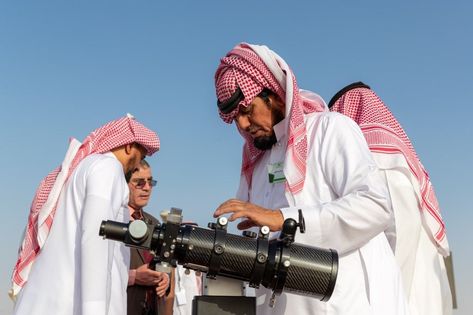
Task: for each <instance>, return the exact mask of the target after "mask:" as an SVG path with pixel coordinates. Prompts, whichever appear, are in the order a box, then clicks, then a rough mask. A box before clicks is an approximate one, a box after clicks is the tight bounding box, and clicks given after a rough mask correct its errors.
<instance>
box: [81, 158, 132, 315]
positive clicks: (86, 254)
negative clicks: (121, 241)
mask: <svg viewBox="0 0 473 315" xmlns="http://www.w3.org/2000/svg"><path fill="white" fill-rule="evenodd" d="M120 172H122V171H121V169H118V167H117V163H110V162H109V161H102V162H100V163H97V164H95V165H94V166H93V167H91V169H90V170H89V176H88V177H87V183H86V190H87V196H86V201H85V205H84V209H83V213H82V214H83V216H82V222H81V233H82V237H81V248H80V249H78V250H80V260H81V261H80V269H81V272H80V277H81V306H82V315H101V314H107V313H108V308H109V302H110V294H111V269H112V260H113V252H114V246H116V244H115V242H112V241H110V240H104V239H103V238H102V237H100V236H99V235H98V232H99V229H100V223H101V222H102V220H106V219H112V220H113V218H114V216H115V215H114V212H116V211H117V208H120V205H121V201H122V198H121V197H120V196H119V194H120V192H121V193H123V192H122V190H123V189H122V188H121V186H120V183H121V180H123V179H121V178H120V176H121V177H123V175H122V174H121V173H120Z"/></svg>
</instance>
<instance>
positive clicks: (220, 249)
mask: <svg viewBox="0 0 473 315" xmlns="http://www.w3.org/2000/svg"><path fill="white" fill-rule="evenodd" d="M209 227H211V228H213V229H214V230H215V240H214V247H213V249H212V253H211V255H210V260H209V270H208V272H207V278H210V279H215V278H216V277H217V275H218V273H219V272H220V260H221V258H222V254H223V253H225V246H226V242H227V229H226V226H224V227H222V226H221V225H220V224H215V223H214V224H212V225H211V226H209Z"/></svg>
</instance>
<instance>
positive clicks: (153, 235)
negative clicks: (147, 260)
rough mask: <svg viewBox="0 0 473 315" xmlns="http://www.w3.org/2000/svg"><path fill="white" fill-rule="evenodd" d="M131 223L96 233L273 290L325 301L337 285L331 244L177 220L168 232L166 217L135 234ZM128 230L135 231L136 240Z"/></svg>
mask: <svg viewBox="0 0 473 315" xmlns="http://www.w3.org/2000/svg"><path fill="white" fill-rule="evenodd" d="M134 222H136V221H134ZM130 224H131V223H130ZM130 224H125V223H120V222H114V221H102V225H101V228H100V232H99V234H100V235H101V236H103V237H104V238H109V239H113V240H117V241H121V242H124V243H125V244H126V245H127V246H132V247H140V248H144V249H148V250H151V251H152V252H154V253H155V254H156V255H161V256H162V257H161V258H162V259H163V260H166V261H167V262H168V263H170V264H171V265H174V266H175V265H176V262H177V263H178V264H180V265H183V266H184V267H186V268H189V269H193V270H200V271H203V272H207V274H208V275H209V274H211V275H212V274H215V275H218V276H224V277H229V278H233V279H240V280H243V281H249V282H250V284H252V286H254V287H259V285H263V286H264V287H266V288H269V289H272V290H273V292H275V293H276V294H279V293H281V291H285V292H288V293H294V294H301V295H308V296H312V297H314V298H317V299H319V300H322V301H327V300H328V299H329V298H330V296H331V294H332V292H333V289H334V287H335V282H336V278H337V271H338V255H337V252H336V251H334V250H331V249H322V248H317V247H311V246H306V245H301V244H297V243H285V242H284V241H283V240H280V239H277V240H271V241H268V239H267V237H266V238H264V237H261V233H260V237H258V238H256V237H245V236H240V235H234V234H229V233H226V230H225V231H224V232H222V230H223V229H221V228H220V229H219V228H218V227H215V226H214V228H211V229H206V228H201V227H197V226H193V225H185V224H184V225H179V229H178V232H177V235H174V236H169V235H167V233H166V230H172V229H170V228H169V227H167V225H169V224H173V223H170V222H167V223H163V224H162V225H156V226H153V225H147V231H146V236H143V235H144V232H143V233H141V234H140V233H135V232H134V231H133V230H132V227H131V226H130V227H129V225H130ZM179 224H180V223H179ZM135 230H136V229H135ZM176 231H177V230H176ZM120 234H121V235H120ZM132 234H139V236H140V241H138V242H137V241H136V239H135V238H134V236H133V235H132ZM168 234H169V233H168ZM169 243H172V244H173V245H174V246H173V245H170V244H169ZM164 247H166V248H168V249H169V250H164V249H163V248H164Z"/></svg>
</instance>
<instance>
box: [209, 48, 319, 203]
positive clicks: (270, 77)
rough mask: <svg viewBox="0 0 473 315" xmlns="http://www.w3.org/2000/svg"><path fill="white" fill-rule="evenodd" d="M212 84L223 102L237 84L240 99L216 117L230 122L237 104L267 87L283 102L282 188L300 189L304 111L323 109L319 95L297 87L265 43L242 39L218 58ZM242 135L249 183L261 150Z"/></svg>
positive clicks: (303, 163)
mask: <svg viewBox="0 0 473 315" xmlns="http://www.w3.org/2000/svg"><path fill="white" fill-rule="evenodd" d="M215 87H216V92H217V98H218V100H219V102H225V101H226V100H228V99H229V98H230V97H231V96H232V95H233V93H235V91H236V90H237V88H240V89H241V91H242V92H243V95H244V99H243V100H242V101H241V102H240V104H239V106H237V107H236V108H235V109H234V110H233V111H232V112H230V113H227V114H225V113H223V112H221V111H220V112H219V114H220V117H221V118H222V119H223V120H224V121H225V122H227V123H231V122H232V121H233V120H234V119H235V117H236V115H237V113H238V110H239V107H240V106H245V107H247V106H248V105H250V104H251V102H252V101H253V99H254V98H255V97H256V96H257V95H258V94H259V93H261V92H262V91H263V89H264V88H267V89H269V90H271V91H273V92H274V93H276V94H277V95H278V96H279V97H280V98H281V100H284V101H285V104H286V115H285V117H289V119H287V120H288V124H289V126H288V128H289V130H288V143H287V151H286V162H287V161H288V160H290V161H291V163H289V164H287V163H286V165H288V167H290V168H291V170H290V172H287V173H285V176H286V179H287V182H286V189H287V190H289V191H290V192H291V193H292V194H296V193H298V192H300V191H301V190H302V188H303V186H304V180H305V172H306V159H307V136H306V126H305V122H304V115H305V114H309V113H312V112H320V111H324V110H326V109H325V103H324V101H323V100H322V98H320V96H318V95H316V94H315V93H311V92H308V91H299V88H298V87H297V83H296V78H295V77H294V75H293V73H292V71H291V69H290V68H289V66H288V65H287V64H286V62H285V61H284V60H283V59H282V58H281V57H280V56H278V55H277V54H276V53H275V52H273V51H272V50H270V49H269V48H268V47H266V46H259V45H250V44H246V43H242V44H239V45H237V46H236V47H235V48H233V50H231V51H230V52H229V53H228V54H227V55H226V56H225V57H224V58H222V60H221V63H220V65H219V67H218V68H217V71H216V73H215ZM240 133H241V134H242V135H243V137H244V138H245V139H246V142H245V145H244V148H243V161H242V173H243V174H244V175H245V178H246V181H247V184H248V186H249V187H251V178H252V174H253V170H254V167H255V164H256V162H257V161H258V160H259V159H260V158H261V156H262V155H263V153H264V151H261V150H259V149H257V148H256V147H255V146H254V145H253V140H252V139H251V137H250V136H249V135H247V134H246V133H245V132H244V131H242V130H240Z"/></svg>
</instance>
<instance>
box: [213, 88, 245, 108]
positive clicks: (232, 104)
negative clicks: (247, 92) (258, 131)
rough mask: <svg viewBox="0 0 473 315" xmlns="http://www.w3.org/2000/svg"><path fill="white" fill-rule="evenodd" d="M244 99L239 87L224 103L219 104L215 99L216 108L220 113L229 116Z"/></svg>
mask: <svg viewBox="0 0 473 315" xmlns="http://www.w3.org/2000/svg"><path fill="white" fill-rule="evenodd" d="M244 99H245V96H244V95H243V92H242V91H241V89H240V88H239V87H237V89H236V91H235V92H234V93H233V94H232V96H230V98H229V99H227V100H226V101H225V102H220V101H219V100H218V99H217V106H218V108H219V109H220V111H221V112H222V113H224V114H229V113H231V112H232V111H233V110H234V109H235V108H237V107H238V104H240V102H241V101H243V100H244Z"/></svg>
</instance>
